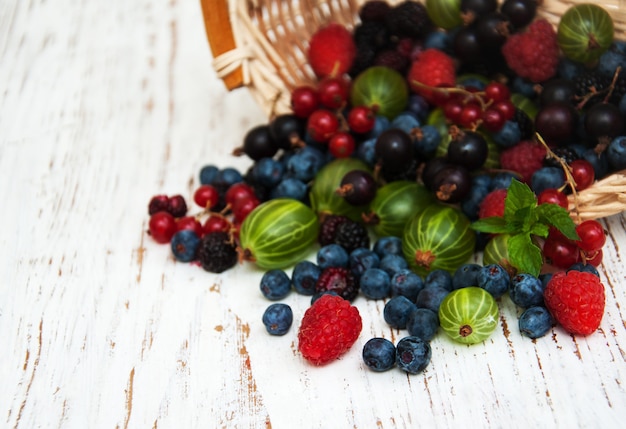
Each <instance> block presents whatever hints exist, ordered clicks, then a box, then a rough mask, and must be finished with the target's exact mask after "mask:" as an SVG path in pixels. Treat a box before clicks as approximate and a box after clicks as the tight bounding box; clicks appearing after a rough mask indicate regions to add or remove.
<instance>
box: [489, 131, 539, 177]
mask: <svg viewBox="0 0 626 429" xmlns="http://www.w3.org/2000/svg"><path fill="white" fill-rule="evenodd" d="M545 157H546V148H545V147H543V146H542V145H541V144H540V143H535V142H533V141H530V140H522V141H521V142H519V143H518V144H516V145H515V146H513V147H510V148H508V149H505V150H504V151H502V153H501V154H500V166H501V167H502V168H503V169H505V170H511V171H514V172H516V173H519V174H520V176H521V180H522V181H523V182H525V183H530V179H531V177H532V176H533V173H534V172H535V171H537V170H539V169H540V168H541V167H542V166H543V160H544V158H545Z"/></svg>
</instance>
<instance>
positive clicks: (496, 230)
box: [472, 216, 511, 234]
mask: <svg viewBox="0 0 626 429" xmlns="http://www.w3.org/2000/svg"><path fill="white" fill-rule="evenodd" d="M510 228H511V226H510V224H508V223H507V222H506V221H505V220H504V218H503V217H500V216H492V217H486V218H483V219H479V220H477V221H476V222H474V223H472V229H474V230H476V231H480V232H489V233H492V234H502V233H509V232H510Z"/></svg>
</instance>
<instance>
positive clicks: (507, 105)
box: [492, 100, 515, 121]
mask: <svg viewBox="0 0 626 429" xmlns="http://www.w3.org/2000/svg"><path fill="white" fill-rule="evenodd" d="M492 107H493V108H494V109H496V110H498V111H499V112H500V113H502V115H503V116H504V120H505V121H510V120H511V119H513V117H514V116H515V105H514V104H513V102H512V101H511V100H502V101H497V102H495V103H493V106H492Z"/></svg>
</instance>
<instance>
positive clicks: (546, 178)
mask: <svg viewBox="0 0 626 429" xmlns="http://www.w3.org/2000/svg"><path fill="white" fill-rule="evenodd" d="M564 183H565V174H564V173H563V169H562V168H559V167H541V168H540V169H539V170H537V171H535V172H534V173H533V175H532V177H531V179H530V187H531V188H532V190H533V192H535V194H537V195H539V194H540V193H542V192H543V191H545V190H546V189H558V188H560V187H561V186H562V185H563V184H564Z"/></svg>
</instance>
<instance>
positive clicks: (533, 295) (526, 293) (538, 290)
mask: <svg viewBox="0 0 626 429" xmlns="http://www.w3.org/2000/svg"><path fill="white" fill-rule="evenodd" d="M543 290H544V287H543V284H542V282H541V280H539V278H537V277H535V276H533V275H531V274H528V273H520V274H517V275H515V276H514V277H513V278H512V279H511V287H510V289H509V296H510V297H511V301H513V302H514V303H515V304H516V305H518V306H520V307H522V308H528V307H533V306H536V305H543Z"/></svg>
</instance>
